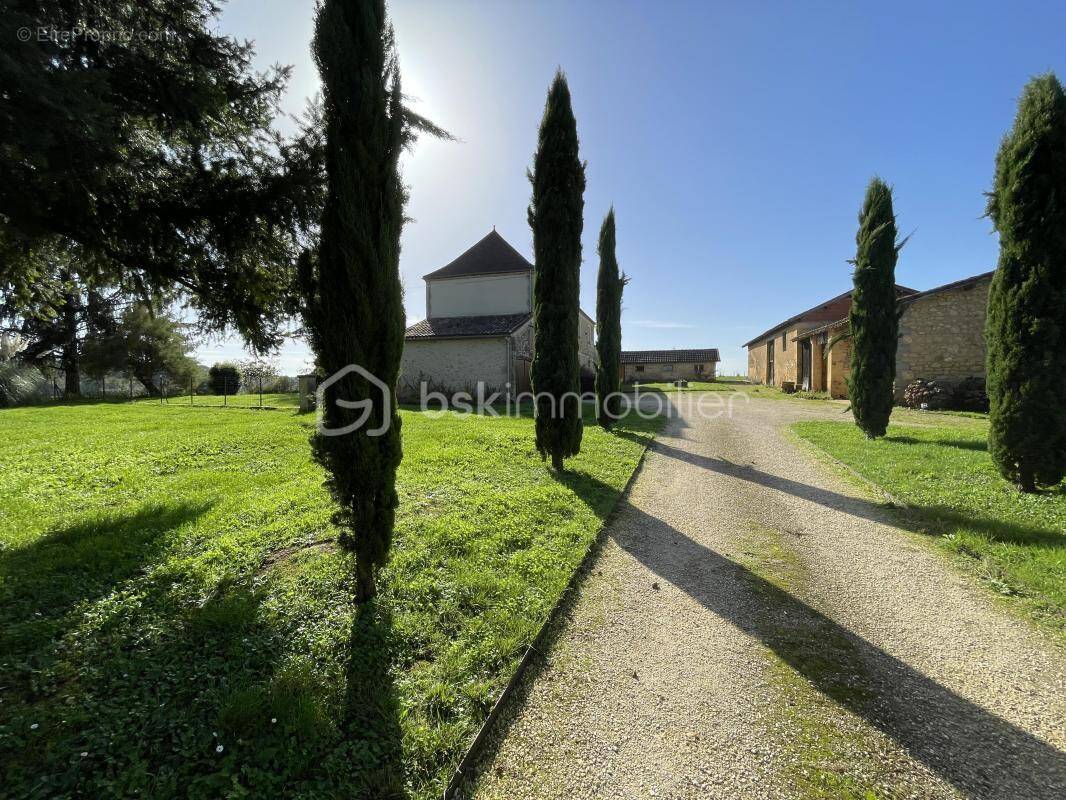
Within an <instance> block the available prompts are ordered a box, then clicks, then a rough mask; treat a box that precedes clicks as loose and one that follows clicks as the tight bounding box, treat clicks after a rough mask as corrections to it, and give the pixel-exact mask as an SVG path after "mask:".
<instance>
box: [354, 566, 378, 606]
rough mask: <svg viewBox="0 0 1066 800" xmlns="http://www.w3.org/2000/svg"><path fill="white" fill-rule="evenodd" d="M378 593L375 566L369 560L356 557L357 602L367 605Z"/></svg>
mask: <svg viewBox="0 0 1066 800" xmlns="http://www.w3.org/2000/svg"><path fill="white" fill-rule="evenodd" d="M377 593H378V587H377V584H376V583H375V581H374V566H373V564H370V563H369V562H368V560H367V559H365V558H360V557H358V556H357V557H356V560H355V602H357V603H365V602H366V601H367V600H370V599H372V598H373V597H374V595H376V594H377Z"/></svg>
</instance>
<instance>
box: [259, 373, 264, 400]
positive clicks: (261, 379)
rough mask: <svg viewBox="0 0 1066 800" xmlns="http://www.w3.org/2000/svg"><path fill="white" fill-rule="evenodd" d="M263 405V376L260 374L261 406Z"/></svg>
mask: <svg viewBox="0 0 1066 800" xmlns="http://www.w3.org/2000/svg"><path fill="white" fill-rule="evenodd" d="M262 407H263V376H262V375H260V376H259V408H262Z"/></svg>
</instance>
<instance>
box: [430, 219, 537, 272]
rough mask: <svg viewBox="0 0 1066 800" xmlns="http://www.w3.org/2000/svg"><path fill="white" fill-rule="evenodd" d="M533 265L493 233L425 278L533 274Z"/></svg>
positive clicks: (494, 231) (494, 230)
mask: <svg viewBox="0 0 1066 800" xmlns="http://www.w3.org/2000/svg"><path fill="white" fill-rule="evenodd" d="M532 271H533V265H532V264H530V263H529V262H528V261H527V260H526V258H525V256H523V255H522V254H521V253H519V252H518V251H517V250H515V249H514V248H513V247H511V245H509V244H508V243H507V241H506V240H505V239H504V238H503V237H502V236H500V234H498V233H496V229H495V228H493V229H492V231H491V232H490V233H489V235H488V236H486V237H485V238H484V239H482V240H481V241H480V242H478V243H477V244H475V245H474V246H473V247H471V248H470V249H469V250H467V251H466V252H465V253H463V254H462V255H461V256H459V258H457V259H455V261H452V262H451V263H450V264H446V265H444V266H443V267H441V268H440V269H438V270H434V271H433V272H431V273H429V274H428V275H423V276H422V277H424V278H458V277H461V276H464V275H497V274H500V273H507V272H532Z"/></svg>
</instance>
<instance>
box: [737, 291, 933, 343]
mask: <svg viewBox="0 0 1066 800" xmlns="http://www.w3.org/2000/svg"><path fill="white" fill-rule="evenodd" d="M916 293H917V292H916V290H915V289H910V288H908V287H906V286H900V285H899V284H898V283H897V284H896V296H897V297H904V296H906V295H911V294H916ZM848 297H851V290H850V289H849V290H848V291H846V292H844V294H838V295H837V296H836V297H834V298H832V299H831V300H826V301H825V302H824V303H819V304H818V305H816V306H814V307H813V308H808V309H807V310H806V311H802V312H800V313H799V314H796V316H794V317H789V318H788V319H786V320H785V321H784V322H780V323H778V324H777V325H774V327H772V328H770V329H768V330H765V331H763V332H762V333H760V334H759V335H758V336H756V337H755V338H754V339H752V340H751V341H748V342H744V344H742V345H741V347H751V346H752V345H753V344H755V343H756V342H760V341H762V340H763V339H765V338H767V337H768V336H771V335H772V334H775V333H777V332H778V331H780V330H782V329H783V328H787V327H788V326H789V325H792V324H794V323H797V322H822V323H825V322H827V321H829V319H831V318H832V316H835V314H834V315H832V316H831V317H828V318H827V317H826V316H825V313H823V312H828V311H829V310H830V307H832V306H833V305H834V304H835V303H836V302H837V301H839V300H844V299H845V298H848Z"/></svg>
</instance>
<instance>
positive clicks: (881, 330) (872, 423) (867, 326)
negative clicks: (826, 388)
mask: <svg viewBox="0 0 1066 800" xmlns="http://www.w3.org/2000/svg"><path fill="white" fill-rule="evenodd" d="M855 242H856V244H857V245H858V248H857V252H856V254H855V260H854V261H853V262H852V263H853V264H854V266H855V272H854V275H853V278H852V280H853V283H854V289H853V291H852V295H851V312H850V313H849V315H848V317H849V322H850V324H851V375H850V377H849V378H848V398H849V399H850V400H851V411H852V414H854V416H855V424H856V425H858V426H859V427H860V428H861V429H862V430H863V432H864V433H865V434H866V437H867V438H868V439H874V438H876V437H878V436H884V435H885V430H886V429H887V428H888V418H889V416H890V415H891V414H892V384H893V382H894V381H895V379H896V340H897V338H898V336H899V312H898V311H897V309H896V258H897V256H898V255H899V249H900V248H901V247H902V246H903V244H902V243H897V241H896V217H895V214H894V213H893V211H892V189H891V188H889V186H888V185H887V184H886V183H885V182H884V181H882V180H881V179H880V178H876V177H875V178H873V179H871V181H870V185H869V186H868V187H867V188H866V198H865V200H864V201H863V204H862V210H861V211H860V212H859V232H858V234H857V235H856V237H855Z"/></svg>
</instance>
